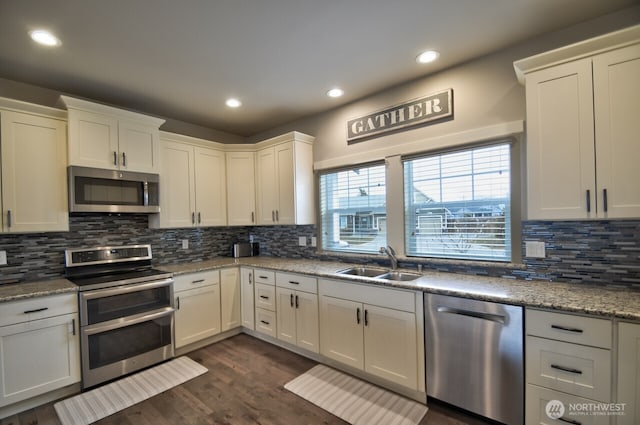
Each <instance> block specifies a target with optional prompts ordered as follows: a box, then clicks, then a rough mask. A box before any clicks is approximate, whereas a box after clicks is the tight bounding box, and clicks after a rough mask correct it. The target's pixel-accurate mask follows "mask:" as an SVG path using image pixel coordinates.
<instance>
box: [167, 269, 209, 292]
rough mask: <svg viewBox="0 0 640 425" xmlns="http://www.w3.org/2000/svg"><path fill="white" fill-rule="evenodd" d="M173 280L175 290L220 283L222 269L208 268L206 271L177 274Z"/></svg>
mask: <svg viewBox="0 0 640 425" xmlns="http://www.w3.org/2000/svg"><path fill="white" fill-rule="evenodd" d="M173 280H174V282H173V292H180V291H186V290H189V289H196V288H202V287H203V286H207V285H215V284H217V283H220V271H219V270H208V271H204V272H197V273H189V274H182V275H178V276H175V277H174V278H173Z"/></svg>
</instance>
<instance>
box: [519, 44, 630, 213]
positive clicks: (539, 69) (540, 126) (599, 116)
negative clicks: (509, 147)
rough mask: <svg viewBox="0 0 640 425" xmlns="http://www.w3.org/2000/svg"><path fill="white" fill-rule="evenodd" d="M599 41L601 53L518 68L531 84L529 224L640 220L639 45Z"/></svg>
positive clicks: (554, 57)
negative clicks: (638, 184)
mask: <svg viewBox="0 0 640 425" xmlns="http://www.w3.org/2000/svg"><path fill="white" fill-rule="evenodd" d="M636 42H637V40H636ZM599 43H600V44H598V47H599V49H598V52H602V53H599V54H589V53H581V54H580V55H578V56H574V57H569V58H563V57H562V52H563V49H558V50H556V51H552V52H548V53H546V54H542V55H538V56H534V57H532V58H528V59H523V60H521V61H518V62H516V63H515V64H514V65H515V67H516V70H518V71H519V72H520V73H521V75H523V77H522V78H523V79H524V81H525V86H526V106H527V191H528V195H527V199H528V206H527V209H528V218H529V219H531V220H533V219H590V218H591V219H593V218H600V219H602V218H604V219H612V218H637V217H640V190H638V188H637V187H636V186H635V185H634V184H633V182H636V181H640V168H639V167H637V164H636V161H635V159H636V158H637V157H638V156H639V155H640V146H639V145H638V143H636V141H637V134H638V132H640V120H638V119H637V111H638V110H639V109H640V80H639V79H638V75H639V74H640V44H635V45H629V46H625V47H616V46H613V47H608V48H605V49H602V44H601V43H602V40H600V41H599ZM584 44H585V46H586V47H584V49H588V46H589V42H586V43H584ZM627 44H628V43H627ZM575 49H576V47H573V50H572V49H567V50H568V52H575ZM584 49H583V50H584ZM607 50H608V51H607ZM567 54H569V53H567Z"/></svg>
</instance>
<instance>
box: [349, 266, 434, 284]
mask: <svg viewBox="0 0 640 425" xmlns="http://www.w3.org/2000/svg"><path fill="white" fill-rule="evenodd" d="M337 273H338V274H346V275H351V276H362V277H370V278H373V279H385V280H396V281H403V282H408V281H411V280H416V279H418V278H419V277H421V276H422V275H420V274H416V273H407V272H399V271H389V270H384V269H377V268H375V267H350V268H348V269H344V270H340V271H339V272H337Z"/></svg>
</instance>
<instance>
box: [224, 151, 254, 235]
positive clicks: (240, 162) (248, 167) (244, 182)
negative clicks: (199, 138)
mask: <svg viewBox="0 0 640 425" xmlns="http://www.w3.org/2000/svg"><path fill="white" fill-rule="evenodd" d="M254 156H255V153H254V152H253V150H252V151H250V152H248V151H242V152H227V153H226V159H227V217H228V223H229V226H247V225H253V224H256V182H255V159H254Z"/></svg>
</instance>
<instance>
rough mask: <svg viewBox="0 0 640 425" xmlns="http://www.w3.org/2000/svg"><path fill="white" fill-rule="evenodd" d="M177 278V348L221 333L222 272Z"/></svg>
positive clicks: (175, 285)
mask: <svg viewBox="0 0 640 425" xmlns="http://www.w3.org/2000/svg"><path fill="white" fill-rule="evenodd" d="M174 279H175V282H174V297H175V302H174V305H175V309H176V312H175V324H174V336H175V347H176V348H180V347H183V346H185V345H189V344H191V343H194V342H198V341H200V340H202V339H204V338H207V337H210V336H213V335H216V334H218V333H220V332H221V329H222V325H221V320H222V319H221V313H220V303H221V300H220V272H219V271H218V270H213V271H205V272H198V273H189V274H185V275H179V276H176V277H175V278H174Z"/></svg>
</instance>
